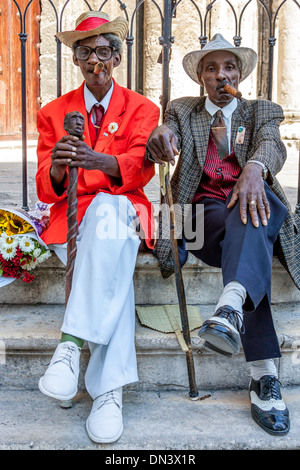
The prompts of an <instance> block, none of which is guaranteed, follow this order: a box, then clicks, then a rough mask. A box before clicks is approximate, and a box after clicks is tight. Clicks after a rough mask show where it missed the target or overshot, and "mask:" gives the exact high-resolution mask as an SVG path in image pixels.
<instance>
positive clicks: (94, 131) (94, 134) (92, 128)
mask: <svg viewBox="0 0 300 470" xmlns="http://www.w3.org/2000/svg"><path fill="white" fill-rule="evenodd" d="M93 110H94V112H95V116H94V117H95V124H93V123H92V114H93ZM103 116H104V108H103V106H102V105H100V106H96V105H95V104H94V106H93V108H92V109H91V112H90V114H89V132H90V138H91V144H92V148H94V147H95V145H96V142H97V139H98V136H99V133H100V127H101V122H102V119H103Z"/></svg>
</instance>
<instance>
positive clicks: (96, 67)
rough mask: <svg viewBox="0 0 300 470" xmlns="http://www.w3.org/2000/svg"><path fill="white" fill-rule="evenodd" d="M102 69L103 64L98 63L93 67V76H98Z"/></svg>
mask: <svg viewBox="0 0 300 470" xmlns="http://www.w3.org/2000/svg"><path fill="white" fill-rule="evenodd" d="M103 69H104V64H103V62H98V63H97V64H96V65H95V67H94V74H95V75H99V74H100V73H101V72H102V70H103Z"/></svg>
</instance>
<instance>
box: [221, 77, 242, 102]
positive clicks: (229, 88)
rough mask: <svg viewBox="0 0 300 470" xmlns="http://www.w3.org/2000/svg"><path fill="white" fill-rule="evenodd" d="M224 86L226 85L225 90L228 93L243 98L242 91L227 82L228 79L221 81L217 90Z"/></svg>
mask: <svg viewBox="0 0 300 470" xmlns="http://www.w3.org/2000/svg"><path fill="white" fill-rule="evenodd" d="M222 87H224V90H225V91H226V93H229V94H230V95H232V96H234V97H235V98H237V99H239V100H240V99H241V97H242V93H241V92H240V91H239V90H237V89H236V88H234V87H233V86H231V85H230V83H229V82H227V80H225V81H223V82H221V83H219V85H218V86H217V87H216V90H219V89H220V88H222Z"/></svg>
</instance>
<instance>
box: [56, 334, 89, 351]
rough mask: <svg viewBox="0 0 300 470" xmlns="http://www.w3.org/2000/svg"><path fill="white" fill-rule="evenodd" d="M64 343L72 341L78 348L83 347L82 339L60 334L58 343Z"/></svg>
mask: <svg viewBox="0 0 300 470" xmlns="http://www.w3.org/2000/svg"><path fill="white" fill-rule="evenodd" d="M66 341H72V342H73V343H75V344H76V345H77V346H78V347H79V348H82V346H83V345H84V339H80V338H76V336H72V335H68V334H67V333H62V335H61V340H60V342H61V343H64V342H66Z"/></svg>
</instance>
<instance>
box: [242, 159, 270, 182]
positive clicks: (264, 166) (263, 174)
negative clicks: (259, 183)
mask: <svg viewBox="0 0 300 470" xmlns="http://www.w3.org/2000/svg"><path fill="white" fill-rule="evenodd" d="M249 163H257V164H258V165H260V166H261V167H262V177H263V179H264V180H266V179H267V176H268V168H267V167H266V165H265V164H264V163H262V162H259V161H258V160H248V161H247V163H246V165H248V164H249Z"/></svg>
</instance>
